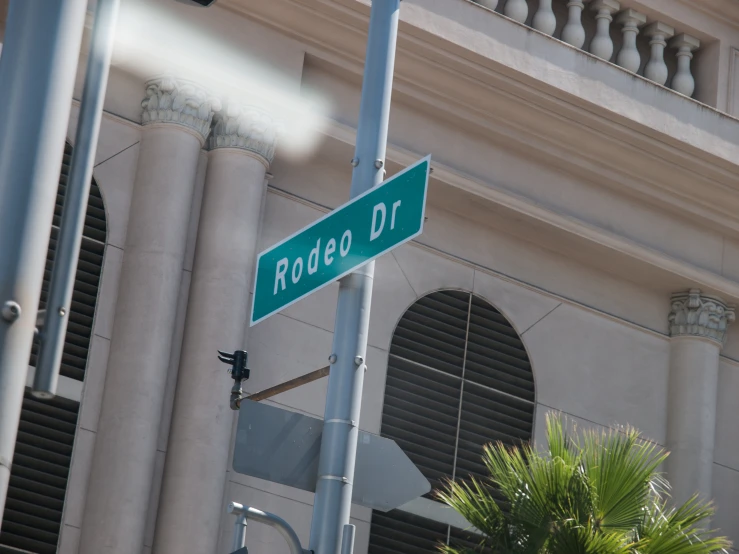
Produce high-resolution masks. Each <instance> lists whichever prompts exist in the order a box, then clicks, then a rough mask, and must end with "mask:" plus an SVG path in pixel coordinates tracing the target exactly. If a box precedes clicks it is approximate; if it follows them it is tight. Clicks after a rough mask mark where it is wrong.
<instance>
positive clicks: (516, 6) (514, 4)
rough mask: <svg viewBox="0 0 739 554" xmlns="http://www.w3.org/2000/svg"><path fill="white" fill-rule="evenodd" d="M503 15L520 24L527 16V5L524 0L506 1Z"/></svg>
mask: <svg viewBox="0 0 739 554" xmlns="http://www.w3.org/2000/svg"><path fill="white" fill-rule="evenodd" d="M503 13H504V14H505V15H507V16H508V17H510V18H511V19H515V20H516V21H519V22H521V23H525V22H526V18H527V17H528V16H529V4H528V2H526V0H506V3H505V7H504V8H503Z"/></svg>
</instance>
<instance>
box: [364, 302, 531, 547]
mask: <svg viewBox="0 0 739 554" xmlns="http://www.w3.org/2000/svg"><path fill="white" fill-rule="evenodd" d="M534 395H535V390H534V378H533V374H532V372H531V364H530V362H529V358H528V355H527V354H526V350H525V348H524V346H523V343H522V341H521V339H520V337H519V336H518V334H517V333H516V331H515V330H514V329H513V327H512V326H511V324H510V323H509V322H508V321H507V320H506V319H505V317H504V316H503V315H502V314H501V313H500V312H498V310H496V309H495V308H493V307H492V306H491V305H490V304H488V303H487V302H485V301H484V300H482V299H481V298H479V297H477V296H475V295H473V294H470V293H468V292H462V291H451V290H449V291H439V292H435V293H432V294H429V295H428V296H425V297H423V298H421V299H419V300H418V301H417V302H416V303H415V304H413V306H411V307H410V308H409V309H408V310H407V311H406V313H405V314H404V315H403V317H402V318H401V320H400V322H398V326H397V328H396V330H395V334H394V336H393V340H392V342H391V345H390V356H389V359H388V371H387V381H386V386H385V403H384V406H383V415H382V430H381V433H382V435H383V436H385V437H388V438H391V439H393V440H395V441H396V442H397V443H398V445H400V447H401V448H402V449H403V450H404V451H405V453H406V454H407V455H408V457H409V458H410V459H411V460H412V461H413V463H414V464H416V466H417V467H418V468H419V469H420V470H421V472H422V473H423V474H424V475H425V476H426V477H427V478H428V479H429V481H431V485H432V488H433V489H437V488H439V486H440V485H441V482H442V481H443V480H444V479H446V478H452V479H458V480H467V479H469V477H470V475H472V476H476V477H483V476H484V475H485V474H486V470H485V467H484V465H483V463H482V459H481V455H482V447H483V446H484V445H485V444H487V443H490V442H495V441H502V442H503V443H505V444H508V445H515V444H520V443H522V442H527V441H529V440H530V439H531V433H532V428H533V419H534V399H535V396H534ZM427 496H429V497H430V498H431V495H427ZM474 540H475V539H474V537H470V535H468V534H467V533H464V532H463V531H462V530H459V529H454V528H450V527H449V526H448V525H446V524H443V523H439V522H435V521H433V520H430V519H425V518H422V517H418V516H415V515H412V514H408V513H404V512H402V511H400V510H394V511H392V512H388V513H382V512H373V515H372V526H371V529H370V543H369V544H370V546H369V553H370V554H391V553H398V554H400V553H403V554H422V553H424V554H425V553H431V552H436V545H437V544H438V543H439V541H441V542H449V541H452V542H455V543H464V544H469V545H472V544H473V542H474Z"/></svg>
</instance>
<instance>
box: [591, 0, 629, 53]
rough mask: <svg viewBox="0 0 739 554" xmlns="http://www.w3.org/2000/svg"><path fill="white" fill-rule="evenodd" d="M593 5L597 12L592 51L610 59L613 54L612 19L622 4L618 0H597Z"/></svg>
mask: <svg viewBox="0 0 739 554" xmlns="http://www.w3.org/2000/svg"><path fill="white" fill-rule="evenodd" d="M591 7H592V9H593V10H594V11H595V12H597V13H596V15H595V22H596V30H595V36H594V37H593V40H592V41H590V53H591V54H594V55H596V56H598V57H599V58H603V59H604V60H606V61H610V59H611V56H613V41H612V40H611V21H613V14H614V13H616V12H617V11H618V10H620V9H621V5H620V4H619V3H618V2H617V1H616V0H595V2H593V3H592V5H591Z"/></svg>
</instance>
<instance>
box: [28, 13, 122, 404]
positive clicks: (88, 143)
mask: <svg viewBox="0 0 739 554" xmlns="http://www.w3.org/2000/svg"><path fill="white" fill-rule="evenodd" d="M118 6H119V0H98V3H97V7H96V8H95V10H96V11H95V23H94V24H93V28H92V39H91V41H90V54H89V58H88V60H87V73H86V74H85V85H84V89H83V91H82V103H81V104H80V116H79V121H78V123H77V134H76V135H75V142H74V151H73V152H72V164H71V167H70V170H69V181H68V182H67V191H66V195H65V199H64V208H63V210H62V220H61V224H60V225H59V239H58V240H57V247H56V255H55V256H54V267H53V269H52V272H51V282H50V285H49V300H48V302H47V303H46V317H45V321H44V324H43V327H42V329H41V335H40V339H41V340H40V343H39V354H38V361H37V363H36V373H35V375H34V379H33V390H32V394H33V395H34V396H36V397H38V398H51V397H53V396H54V395H55V394H56V385H57V381H58V380H59V366H60V364H61V361H62V352H63V350H64V336H65V334H66V332H67V323H68V321H69V311H70V309H71V304H72V292H73V290H74V279H75V275H76V273H77V258H78V257H79V255H80V244H81V243H82V230H83V227H84V225H85V213H86V211H87V198H88V195H89V194H90V181H91V180H92V167H93V164H94V162H95V151H96V150H97V141H98V134H99V131H100V120H101V119H102V115H103V102H104V100H105V89H106V88H107V85H108V71H109V68H110V58H111V56H112V54H113V42H114V41H113V39H114V36H115V22H116V18H117V17H118Z"/></svg>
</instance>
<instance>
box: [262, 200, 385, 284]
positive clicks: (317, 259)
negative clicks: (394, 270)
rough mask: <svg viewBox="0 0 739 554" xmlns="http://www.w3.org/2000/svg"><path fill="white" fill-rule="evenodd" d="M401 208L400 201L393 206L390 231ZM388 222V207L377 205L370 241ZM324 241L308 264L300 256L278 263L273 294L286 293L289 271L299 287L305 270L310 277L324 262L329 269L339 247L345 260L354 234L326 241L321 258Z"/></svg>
mask: <svg viewBox="0 0 739 554" xmlns="http://www.w3.org/2000/svg"><path fill="white" fill-rule="evenodd" d="M399 206H400V200H398V201H397V202H394V203H393V205H392V212H391V215H390V229H393V227H395V214H396V212H397V210H398V207H399ZM386 222H387V206H386V205H385V203H384V202H380V203H379V204H376V205H375V206H374V208H373V209H372V225H371V226H370V239H369V240H370V241H373V240H375V239H376V238H378V237H379V236H380V235H381V234H382V232H383V231H384V229H385V223H386ZM322 240H323V239H320V238H319V239H317V240H316V245H315V246H314V247H313V248H311V250H310V252H309V253H308V258H307V260H308V261H307V263H306V262H304V261H303V260H304V258H303V257H302V256H298V257H297V258H295V260H293V261H291V260H290V259H288V258H282V259H281V260H279V261H278V262H277V266H276V267H275V286H274V290H273V293H272V294H277V293H279V292H282V291H284V290H285V289H286V288H287V282H286V279H285V277H286V275H287V274H288V270H289V271H290V281H291V282H292V284H293V285H297V284H298V283H299V282H300V279H301V278H302V277H303V269H305V270H306V273H307V274H308V275H314V274H315V273H317V272H318V270H319V269H320V267H319V266H320V264H321V262H323V264H324V266H326V267H328V266H330V265H331V264H333V263H334V260H335V259H336V251H337V247H338V253H339V254H340V255H341V257H342V258H345V257H346V256H347V255H348V254H349V250H351V247H352V232H351V229H347V230H346V231H344V234H343V235H341V239H340V240H339V241H338V242H337V240H336V239H335V238H333V237H332V238H330V239H328V240H327V241H326V246H325V247H324V249H323V257H321V241H322Z"/></svg>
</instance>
